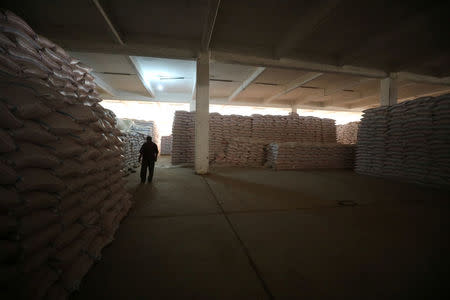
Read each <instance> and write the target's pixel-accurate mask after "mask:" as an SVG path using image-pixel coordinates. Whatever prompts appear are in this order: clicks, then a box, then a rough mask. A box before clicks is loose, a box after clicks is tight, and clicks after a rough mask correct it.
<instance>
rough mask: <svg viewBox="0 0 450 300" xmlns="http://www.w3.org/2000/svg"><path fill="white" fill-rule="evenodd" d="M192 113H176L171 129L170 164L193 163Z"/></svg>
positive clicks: (193, 125) (193, 120) (193, 136)
mask: <svg viewBox="0 0 450 300" xmlns="http://www.w3.org/2000/svg"><path fill="white" fill-rule="evenodd" d="M194 114H195V113H194V112H187V111H176V112H175V118H174V120H173V127H172V163H173V164H183V163H193V162H194V157H195V118H194Z"/></svg>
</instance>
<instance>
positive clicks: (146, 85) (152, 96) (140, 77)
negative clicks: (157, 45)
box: [128, 56, 155, 98]
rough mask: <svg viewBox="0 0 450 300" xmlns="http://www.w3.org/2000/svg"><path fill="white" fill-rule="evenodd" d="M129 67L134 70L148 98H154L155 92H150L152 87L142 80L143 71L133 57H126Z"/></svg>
mask: <svg viewBox="0 0 450 300" xmlns="http://www.w3.org/2000/svg"><path fill="white" fill-rule="evenodd" d="M128 59H129V61H130V64H131V66H132V67H133V68H134V69H135V70H136V74H137V76H138V77H139V79H140V80H141V82H142V85H143V86H144V87H145V89H146V90H147V92H148V93H149V95H150V98H154V97H155V92H154V91H153V90H152V87H151V85H150V83H149V82H147V81H146V80H145V78H144V71H143V70H142V67H141V65H140V64H139V63H138V62H137V60H136V58H135V57H133V56H128Z"/></svg>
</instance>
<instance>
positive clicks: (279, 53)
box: [274, 0, 340, 58]
mask: <svg viewBox="0 0 450 300" xmlns="http://www.w3.org/2000/svg"><path fill="white" fill-rule="evenodd" d="M339 2H340V0H320V1H314V2H312V3H315V4H314V6H313V7H312V8H311V9H310V10H307V11H306V12H304V13H303V15H302V16H301V17H300V18H299V22H298V23H296V24H294V25H293V26H292V27H291V28H290V30H289V31H288V33H287V34H286V35H285V36H284V37H283V39H282V40H281V41H280V43H279V45H278V47H277V48H276V49H275V53H274V55H275V58H280V57H284V56H286V55H288V54H289V53H290V52H291V51H292V50H293V49H294V48H295V46H297V45H298V44H300V43H301V42H302V41H304V40H305V39H306V38H307V37H308V36H310V35H311V34H312V33H313V32H314V30H316V28H317V26H318V25H320V24H321V23H322V22H323V21H324V20H325V19H326V18H327V17H328V16H329V15H330V14H331V12H332V11H333V10H334V9H335V8H336V6H337V5H338V4H339Z"/></svg>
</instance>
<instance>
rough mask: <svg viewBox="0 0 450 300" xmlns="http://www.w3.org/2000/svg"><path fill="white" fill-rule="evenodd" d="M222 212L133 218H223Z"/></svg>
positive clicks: (137, 217) (138, 217)
mask: <svg viewBox="0 0 450 300" xmlns="http://www.w3.org/2000/svg"><path fill="white" fill-rule="evenodd" d="M221 215H222V213H221V212H217V213H209V214H182V215H160V216H131V218H136V219H140V218H142V219H161V218H176V217H202V216H221Z"/></svg>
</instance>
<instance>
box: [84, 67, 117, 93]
mask: <svg viewBox="0 0 450 300" xmlns="http://www.w3.org/2000/svg"><path fill="white" fill-rule="evenodd" d="M91 75H92V76H93V77H94V81H95V83H96V84H97V85H98V86H99V87H101V88H102V89H103V90H105V91H106V92H107V93H108V94H109V95H111V96H116V95H117V94H118V92H117V90H116V89H114V88H113V87H112V86H111V85H109V84H108V83H106V82H105V81H104V80H103V79H102V78H101V77H100V75H97V74H95V73H94V72H92V73H91Z"/></svg>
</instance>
